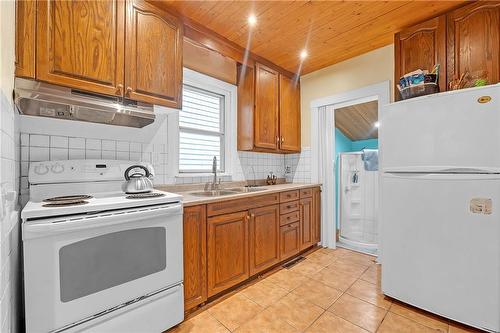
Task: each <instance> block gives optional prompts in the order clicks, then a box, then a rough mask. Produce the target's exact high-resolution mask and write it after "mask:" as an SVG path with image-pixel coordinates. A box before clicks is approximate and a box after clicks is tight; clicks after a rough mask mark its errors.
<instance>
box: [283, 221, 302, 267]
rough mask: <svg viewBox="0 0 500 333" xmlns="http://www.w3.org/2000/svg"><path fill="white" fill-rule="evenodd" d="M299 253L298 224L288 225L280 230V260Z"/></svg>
mask: <svg viewBox="0 0 500 333" xmlns="http://www.w3.org/2000/svg"><path fill="white" fill-rule="evenodd" d="M299 251H300V222H295V223H290V224H287V225H285V226H282V227H281V228H280V258H281V260H285V259H288V258H290V257H291V256H294V255H296V254H297V253H299Z"/></svg>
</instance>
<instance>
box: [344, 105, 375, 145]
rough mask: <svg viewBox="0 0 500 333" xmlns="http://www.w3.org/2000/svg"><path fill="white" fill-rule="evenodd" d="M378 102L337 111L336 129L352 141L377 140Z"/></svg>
mask: <svg viewBox="0 0 500 333" xmlns="http://www.w3.org/2000/svg"><path fill="white" fill-rule="evenodd" d="M377 121H378V102H377V101H372V102H366V103H361V104H356V105H351V106H346V107H344V108H340V109H336V110H335V127H337V128H338V129H339V130H340V131H341V132H342V133H343V134H344V135H345V136H347V137H348V138H349V139H350V140H352V141H357V140H365V139H376V138H378V130H377V128H376V127H375V123H376V122H377Z"/></svg>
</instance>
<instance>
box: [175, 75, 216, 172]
mask: <svg viewBox="0 0 500 333" xmlns="http://www.w3.org/2000/svg"><path fill="white" fill-rule="evenodd" d="M185 87H187V88H188V90H194V91H199V92H202V93H206V94H207V95H212V96H214V97H218V98H220V100H221V108H220V110H219V112H220V114H219V117H220V118H219V122H220V124H219V126H220V129H221V131H219V132H215V131H209V130H203V129H196V128H189V127H182V126H181V125H180V115H179V153H178V156H179V158H180V134H181V132H185V133H186V132H187V133H193V134H207V135H213V136H216V135H218V136H219V139H220V140H221V145H220V161H219V163H218V165H219V168H217V173H221V174H222V173H224V171H225V167H226V160H225V155H226V96H225V95H223V94H220V93H217V92H214V91H210V90H207V89H203V88H200V87H196V86H193V85H190V84H187V83H183V84H182V90H183V93H184V88H185ZM180 112H182V110H179V113H180ZM178 168H179V171H178V173H179V174H182V175H192V174H203V173H208V172H209V171H207V170H202V169H199V170H188V171H186V170H181V168H180V163H179V164H178Z"/></svg>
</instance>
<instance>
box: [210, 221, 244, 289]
mask: <svg viewBox="0 0 500 333" xmlns="http://www.w3.org/2000/svg"><path fill="white" fill-rule="evenodd" d="M207 263H208V296H209V297H210V296H213V295H215V294H217V293H219V292H221V291H223V290H225V289H227V288H230V287H232V286H234V285H236V284H238V283H240V282H242V281H244V280H246V279H247V278H248V277H249V276H250V275H249V270H248V212H247V211H245V212H239V213H231V214H224V215H219V216H215V217H211V218H209V219H208V261H207Z"/></svg>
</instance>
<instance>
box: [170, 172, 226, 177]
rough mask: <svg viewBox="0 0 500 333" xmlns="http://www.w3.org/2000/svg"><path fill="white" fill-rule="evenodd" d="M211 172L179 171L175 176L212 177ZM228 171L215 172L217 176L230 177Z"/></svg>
mask: <svg viewBox="0 0 500 333" xmlns="http://www.w3.org/2000/svg"><path fill="white" fill-rule="evenodd" d="M213 176H214V174H213V173H211V172H210V173H194V172H193V173H179V174H177V175H176V176H175V178H193V177H213ZM231 176H232V174H230V173H217V177H231Z"/></svg>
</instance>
